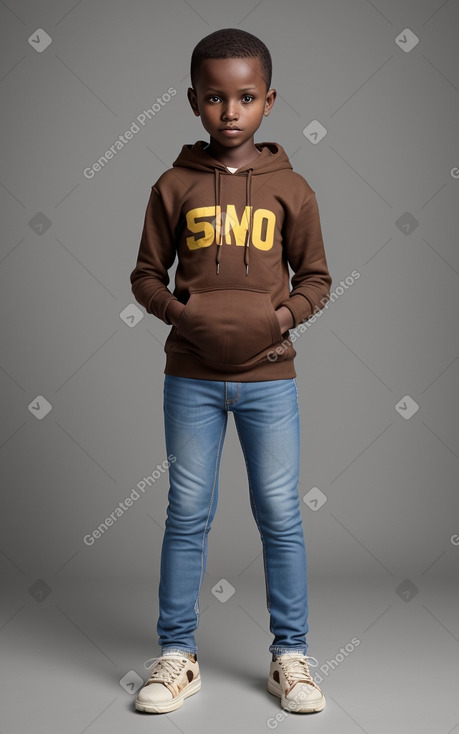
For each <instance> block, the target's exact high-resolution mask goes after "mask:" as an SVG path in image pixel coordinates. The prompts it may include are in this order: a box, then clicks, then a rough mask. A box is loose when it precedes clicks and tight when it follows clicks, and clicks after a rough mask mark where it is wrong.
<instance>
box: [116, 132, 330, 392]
mask: <svg viewBox="0 0 459 734" xmlns="http://www.w3.org/2000/svg"><path fill="white" fill-rule="evenodd" d="M256 147H257V149H258V150H259V151H260V155H259V156H258V158H256V159H255V160H254V161H252V162H251V163H250V164H248V165H246V166H242V167H241V168H239V169H238V170H237V171H236V173H231V172H230V171H229V170H228V168H226V166H224V165H223V164H222V163H220V162H219V161H218V160H216V159H215V158H213V157H212V156H211V155H210V154H209V153H208V152H207V150H206V148H208V144H206V143H204V142H203V141H201V140H199V141H198V142H197V143H195V144H194V145H184V146H183V148H182V151H181V153H180V155H179V156H178V158H177V160H176V161H175V162H174V163H173V168H171V169H169V170H168V171H166V172H165V173H163V174H162V176H161V177H160V178H159V179H158V181H157V182H156V183H155V184H154V186H152V190H151V194H150V199H149V201H148V205H147V209H146V213H145V221H144V226H143V232H142V238H141V242H140V247H139V253H138V258H137V264H136V267H135V269H134V270H133V272H132V273H131V276H130V279H131V285H132V292H133V294H134V296H135V298H136V300H137V301H138V302H139V303H140V304H141V305H142V306H144V308H145V309H146V311H147V312H148V313H152V314H154V315H155V316H157V317H158V318H160V319H162V320H163V321H164V322H165V323H166V324H169V325H170V322H169V321H168V320H167V317H166V309H167V306H168V304H169V303H170V302H171V301H172V300H174V299H178V300H179V301H181V302H182V303H184V304H186V307H185V309H184V310H183V312H182V314H181V316H180V320H179V323H178V325H177V327H175V326H173V327H172V329H171V331H170V333H169V335H168V337H167V339H166V343H165V346H164V350H165V352H166V368H165V370H164V372H165V373H166V374H169V375H178V376H182V377H193V378H199V379H204V380H227V381H236V382H253V381H258V380H280V379H288V378H291V377H295V376H296V373H295V369H294V365H293V358H294V357H295V355H296V352H295V350H294V348H293V345H292V344H291V342H290V341H289V340H288V332H286V333H285V334H284V335H283V334H282V333H281V330H280V327H279V322H278V320H277V316H276V314H275V310H276V309H277V308H279V307H280V306H287V308H288V309H289V310H290V311H291V313H292V316H293V320H294V326H297V325H298V324H299V323H301V322H303V321H305V320H306V319H308V318H309V317H310V316H311V315H312V314H313V313H314V312H317V311H318V310H320V309H321V308H323V306H324V305H325V303H326V301H327V300H328V298H329V295H330V286H331V282H332V279H331V276H330V273H329V271H328V266H327V260H326V257H325V251H324V245H323V240H322V232H321V227H320V219H319V212H318V208H317V203H316V197H315V192H314V191H313V190H312V189H311V187H310V186H309V184H308V183H307V182H306V181H305V179H304V178H303V177H302V176H301V175H300V174H298V173H295V172H294V171H293V170H292V166H291V164H290V161H289V159H288V157H287V155H286V153H285V151H284V149H283V148H282V147H281V146H280V145H278V144H277V143H258V144H256ZM176 255H177V256H178V262H177V269H176V272H175V289H174V292H173V293H172V292H171V291H170V290H169V289H168V288H167V286H168V284H169V275H168V272H167V271H168V270H169V268H171V267H172V265H173V263H174V260H175V257H176ZM288 265H290V267H291V269H292V271H293V277H292V290H290V288H289V272H288ZM281 344H282V348H280V349H278V351H277V353H276V356H275V358H273V352H275V350H276V347H279V346H280V345H281Z"/></svg>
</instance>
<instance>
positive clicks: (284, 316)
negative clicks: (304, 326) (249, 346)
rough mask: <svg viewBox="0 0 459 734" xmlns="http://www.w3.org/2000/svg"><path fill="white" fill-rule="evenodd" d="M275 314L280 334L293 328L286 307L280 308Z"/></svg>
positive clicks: (288, 310)
mask: <svg viewBox="0 0 459 734" xmlns="http://www.w3.org/2000/svg"><path fill="white" fill-rule="evenodd" d="M275 314H276V316H277V320H278V322H279V326H280V330H281V333H282V334H283V333H284V332H285V331H288V330H289V329H291V328H292V327H293V316H292V313H291V311H290V309H288V308H287V306H281V307H280V308H278V309H277V310H276V311H275Z"/></svg>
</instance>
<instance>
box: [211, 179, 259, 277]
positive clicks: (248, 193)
mask: <svg viewBox="0 0 459 734" xmlns="http://www.w3.org/2000/svg"><path fill="white" fill-rule="evenodd" d="M252 171H253V168H249V170H248V171H247V178H246V188H245V202H246V207H248V210H249V221H248V227H247V235H246V238H245V242H244V265H245V274H246V276H247V275H248V274H249V244H250V240H251V237H252ZM214 174H215V179H214V183H215V231H216V239H215V241H216V245H217V256H216V265H217V275H218V274H219V273H220V258H221V247H222V237H221V228H222V225H223V228H224V230H225V234H227V232H226V216H225V217H224V218H223V220H222V214H221V201H220V198H221V196H220V193H221V186H220V183H221V182H220V171H219V169H218V168H214ZM231 175H234V174H231Z"/></svg>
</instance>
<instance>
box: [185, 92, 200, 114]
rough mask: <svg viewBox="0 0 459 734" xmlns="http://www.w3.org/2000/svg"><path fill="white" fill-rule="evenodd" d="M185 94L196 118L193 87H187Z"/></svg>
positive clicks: (195, 99)
mask: <svg viewBox="0 0 459 734" xmlns="http://www.w3.org/2000/svg"><path fill="white" fill-rule="evenodd" d="M186 94H187V97H188V102H189V103H190V105H191V109H192V110H193V112H194V114H195V115H196V117H199V106H198V98H197V96H196V92H195V91H194V89H193V87H188V91H187V93H186Z"/></svg>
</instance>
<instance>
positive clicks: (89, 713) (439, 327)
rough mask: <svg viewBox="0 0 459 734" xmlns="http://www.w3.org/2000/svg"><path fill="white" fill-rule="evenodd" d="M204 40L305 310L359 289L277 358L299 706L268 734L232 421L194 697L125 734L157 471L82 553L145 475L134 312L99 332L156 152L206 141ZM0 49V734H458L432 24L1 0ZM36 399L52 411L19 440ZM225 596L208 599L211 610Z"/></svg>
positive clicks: (352, 3)
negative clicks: (316, 225) (201, 94)
mask: <svg viewBox="0 0 459 734" xmlns="http://www.w3.org/2000/svg"><path fill="white" fill-rule="evenodd" d="M230 26H233V27H234V26H238V27H241V28H244V29H245V30H248V31H250V32H252V33H255V34H256V35H258V36H260V37H261V38H262V39H263V40H264V41H265V43H266V44H267V45H268V47H269V48H270V50H271V53H272V57H273V65H274V74H273V86H274V87H275V88H276V89H277V90H278V99H277V101H276V104H275V107H274V109H273V112H272V113H271V116H270V117H269V118H268V119H266V120H264V122H263V123H262V127H261V128H260V130H259V133H258V135H257V137H256V140H257V141H262V140H274V141H277V142H280V143H281V144H282V145H283V146H284V147H285V149H286V151H287V153H288V155H289V156H290V158H291V161H292V164H293V166H294V168H295V170H297V171H298V172H299V173H301V174H302V175H303V176H304V177H305V178H306V179H307V180H308V182H309V183H310V185H311V186H312V188H313V189H314V190H315V191H316V194H317V199H318V202H319V208H320V213H321V219H322V227H323V233H324V240H325V246H326V253H327V258H328V262H329V267H330V271H331V274H332V277H333V286H332V290H335V289H336V288H337V287H338V286H339V283H340V281H341V280H345V278H346V277H347V276H349V275H350V274H351V273H352V271H353V270H356V271H358V272H359V273H360V277H359V278H358V279H356V280H355V282H354V283H353V284H352V285H351V286H350V287H349V288H347V289H346V290H343V292H342V293H341V292H340V291H338V292H337V294H338V297H337V299H336V302H335V303H333V304H331V305H330V306H329V308H327V309H326V310H324V311H323V312H322V315H321V317H320V318H318V319H317V321H316V322H315V323H314V324H311V325H310V328H308V330H307V332H306V333H305V334H304V335H303V336H301V338H300V339H299V340H298V341H297V342H296V344H295V347H296V349H297V353H298V356H297V359H296V367H297V372H298V382H299V387H300V399H301V411H302V413H301V414H302V447H303V451H302V467H301V469H302V475H301V476H302V478H301V485H300V488H299V491H300V496H301V497H305V496H306V495H307V493H308V492H309V491H310V490H312V489H313V488H314V487H316V488H319V489H320V491H321V492H322V493H323V495H324V496H325V497H326V502H325V503H324V504H322V506H317V505H316V506H314V503H311V502H309V504H308V503H307V502H306V501H304V502H302V513H303V518H304V527H305V536H306V543H307V550H308V568H309V595H310V634H309V635H308V642H309V645H310V647H309V654H311V655H313V656H315V657H316V659H317V662H318V666H319V668H320V666H322V673H321V675H322V677H323V678H324V681H323V683H322V684H321V686H322V688H323V690H324V693H325V695H326V697H327V708H326V709H325V711H324V712H323V713H322V714H320V715H316V716H310V717H308V720H307V721H304V719H303V717H301V716H294V715H293V716H292V715H288V714H286V715H285V718H284V720H283V721H275V720H274V719H273V718H272V717H275V716H276V714H277V713H279V712H280V711H281V709H280V707H279V702H278V700H277V699H275V698H273V697H271V696H270V695H269V694H268V693H267V692H266V690H265V685H266V677H267V674H268V668H269V654H268V652H267V647H268V646H269V644H270V642H271V640H272V636H271V634H270V632H269V619H268V615H267V612H266V609H265V606H264V603H265V598H264V580H263V564H262V556H261V543H260V539H259V536H258V533H257V530H256V525H255V523H254V521H253V518H252V516H251V512H250V508H249V501H248V490H247V482H246V476H245V469H244V466H243V460H242V453H241V450H240V447H239V445H238V442H237V438H236V433H235V429H234V422H233V420H232V419H231V420H230V426H229V431H228V435H227V439H226V443H225V449H224V453H223V462H222V472H221V489H220V500H219V507H218V512H217V516H216V519H215V521H214V525H213V528H212V531H211V533H210V536H209V561H208V567H207V573H206V577H205V581H204V586H203V589H202V593H201V609H202V616H201V623H200V627H199V629H198V632H197V642H198V646H199V660H200V664H201V673H202V677H203V687H202V690H201V691H200V693H199V694H198V695H197V696H193V697H192V698H191V699H189V700H187V701H186V702H185V706H184V707H183V709H181V710H180V711H177V712H174V713H172V714H169V715H163V716H160V717H154V720H153V721H151V717H148V716H145V715H141V714H134V713H133V689H134V688H135V687H136V686H135V685H132V681H134V682H135V681H137V684H136V685H138V684H139V683H138V678H136V675H137V676H138V677H139V676H140V677H142V678H144V679H145V678H146V677H147V673H146V671H145V669H144V668H143V663H144V661H146V660H147V659H148V658H150V657H152V656H154V655H157V654H159V648H158V646H157V638H156V629H155V627H156V618H157V583H158V579H159V554H160V549H161V541H162V533H163V526H164V519H165V510H166V506H167V490H168V484H167V475H166V474H164V475H161V477H160V478H159V479H158V480H157V481H156V482H155V483H154V484H153V485H152V487H151V488H150V489H149V490H148V492H146V493H145V494H144V495H142V496H141V498H140V499H139V500H138V501H137V502H135V503H134V504H133V506H132V507H131V508H129V509H128V510H127V511H126V512H125V514H124V515H123V517H121V518H120V519H119V520H118V521H117V522H116V523H115V524H114V525H113V527H111V528H109V530H108V531H107V532H106V533H105V534H104V535H103V536H102V537H101V538H100V539H98V540H97V541H96V542H95V543H94V545H92V546H88V545H85V543H84V541H83V537H84V535H85V534H87V533H92V531H93V530H95V529H96V528H97V526H98V525H99V524H100V523H101V522H103V520H104V519H105V517H106V516H107V515H108V514H110V513H111V512H112V511H113V510H114V508H115V507H116V506H117V504H118V503H119V502H121V501H123V500H124V499H125V498H126V497H127V496H128V495H129V494H130V493H131V491H132V490H133V489H134V487H135V486H136V484H137V483H138V482H139V481H141V480H142V479H143V477H144V476H146V475H148V474H151V472H152V471H154V469H155V467H156V465H157V464H160V463H161V462H162V461H163V460H164V459H165V458H166V456H165V448H164V441H163V425H162V383H163V368H164V361H165V355H164V353H163V344H164V340H165V338H166V336H167V333H168V327H166V326H165V325H164V324H163V323H161V322H159V321H158V320H156V319H155V318H154V317H152V316H150V315H148V314H146V313H145V311H144V310H143V309H142V308H141V307H138V310H139V312H140V313H141V314H143V316H144V317H143V318H142V319H141V320H139V321H138V322H137V323H136V325H135V326H132V325H131V326H130V325H129V323H132V322H129V319H128V320H127V321H128V323H126V321H125V320H124V319H123V318H122V317H121V316H120V314H122V313H123V310H124V309H125V308H127V307H129V305H130V304H131V306H130V308H131V309H133V312H134V313H137V311H136V308H134V307H133V306H132V304H133V303H135V301H134V298H133V296H132V293H131V291H130V282H129V274H130V272H131V271H132V269H133V268H134V265H135V260H136V257H137V250H138V245H139V241H140V235H141V230H142V225H143V218H144V213H145V207H146V204H147V201H148V196H149V193H150V187H151V185H152V184H153V183H154V182H155V181H156V179H157V178H158V177H159V176H160V175H161V173H162V172H163V171H164V170H165V169H166V168H168V167H170V165H171V164H172V161H173V160H174V159H175V157H176V156H177V154H178V152H179V150H180V148H181V146H182V144H183V143H193V142H194V141H195V140H198V139H205V140H207V134H206V133H205V131H204V130H203V129H202V127H201V125H200V121H199V120H198V119H197V118H195V117H194V115H193V114H192V112H191V109H190V108H189V106H188V102H187V100H186V89H187V87H188V85H189V76H188V71H189V58H190V55H191V51H192V49H193V47H194V45H195V44H196V43H197V42H198V41H199V40H200V38H202V37H203V36H205V35H207V34H208V33H210V32H211V31H213V30H216V29H217V28H222V27H230ZM0 27H1V29H2V30H1V44H0V56H1V83H0V94H1V101H2V110H3V113H2V128H3V131H2V136H1V143H0V150H1V152H0V156H1V158H0V171H1V173H0V184H1V186H0V207H1V220H2V223H3V232H2V238H1V253H0V298H1V313H2V314H3V318H2V324H1V344H2V351H1V358H0V383H1V394H2V417H3V420H2V424H1V434H0V447H1V462H2V494H3V506H4V510H3V512H2V516H1V520H0V523H1V525H0V530H1V541H0V573H1V576H2V588H3V590H4V592H5V593H3V594H2V608H1V612H0V614H1V618H0V659H1V660H2V663H3V665H2V669H3V682H2V687H1V694H0V697H1V706H0V731H1V733H2V734H10V732H23V731H30V730H31V728H32V727H33V730H34V731H35V732H60V731H63V730H65V731H68V732H72V733H73V732H86V731H88V732H90V733H91V734H97V732H107V731H110V732H114V731H120V732H121V731H126V730H129V731H135V730H137V729H138V730H139V731H147V730H148V731H149V730H150V729H151V726H155V727H156V730H157V731H161V732H163V731H164V732H166V731H175V730H176V729H178V730H179V731H181V732H185V733H187V734H188V733H189V734H191V732H195V731H203V730H206V731H207V730H209V731H210V730H213V729H214V728H215V727H216V726H218V727H219V728H220V729H221V730H225V731H233V730H234V729H236V728H243V729H246V728H251V729H252V730H253V731H260V732H266V731H269V730H272V729H273V728H279V729H280V730H281V731H282V732H287V731H292V730H295V731H296V730H299V729H300V727H304V726H305V725H307V726H308V727H310V728H311V731H327V732H334V731H339V732H340V734H341V733H342V732H352V733H353V732H356V733H357V732H361V731H364V732H367V733H369V732H371V733H372V734H379V732H383V731H384V732H385V731H387V729H390V730H391V731H395V732H398V731H403V732H407V731H409V732H411V731H412V732H414V731H416V732H420V733H424V732H426V733H427V732H429V733H430V732H435V733H436V734H447V733H450V732H453V731H455V732H459V707H458V705H457V697H456V694H455V685H454V676H455V678H456V683H457V666H458V662H459V648H458V642H459V619H458V615H457V608H458V595H457V586H458V584H457V581H458V554H459V546H458V544H457V541H458V533H459V514H458V480H457V476H458V460H459V420H458V413H459V412H458V408H459V405H458V402H459V398H458V396H459V390H458V382H457V377H458V369H459V361H458V356H459V344H458V338H457V333H458V329H457V317H458V305H459V297H458V275H459V249H458V246H457V228H458V220H457V209H458V203H459V202H458V192H459V150H458V147H457V130H458V129H459V105H458V95H459V75H458V69H459V64H458V61H459V53H458V45H457V29H458V27H459V3H458V1H457V0H447V1H446V2H441V0H418V2H414V0H413V1H411V2H408V0H404V1H403V2H396V0H376V1H375V2H370V1H369V0H346V1H339V0H311V1H309V2H294V1H293V0H284V2H282V3H277V2H275V1H274V0H261V1H259V2H253V3H252V2H250V3H247V2H243V0H233V2H231V3H223V2H211V1H210V0H192V2H188V0H169V1H168V2H147V0H134V1H133V2H127V0H124V1H123V0H117V1H116V2H108V1H101V0H94V1H93V2H91V1H90V0H80V2H76V3H75V2H74V1H73V0H66V1H61V2H57V0H53V1H51V0H49V1H48V2H42V3H32V2H31V0H23V1H21V0H16V1H15V2H14V1H13V0H10V2H0ZM407 28H408V29H410V30H411V31H412V32H413V33H414V34H416V36H417V37H418V38H419V42H418V43H417V45H416V46H414V47H413V48H412V49H411V50H410V51H409V52H407V51H406V50H405V51H404V50H403V49H402V48H401V47H400V46H399V45H398V44H397V43H396V42H395V39H396V37H398V36H399V35H400V34H402V42H401V43H402V46H403V45H404V46H405V48H406V47H407V43H408V40H409V39H408V36H407V35H406V34H405V36H404V37H403V33H402V31H404V30H405V29H407ZM38 29H44V30H45V31H46V33H47V34H49V36H50V37H51V39H52V42H51V44H50V45H49V46H48V47H47V48H46V49H45V50H43V51H42V52H38V50H37V47H38V46H37V44H38V43H39V42H40V43H41V42H42V40H43V37H44V36H43V33H42V32H41V31H38V36H37V33H35V32H36V31H37V30H38ZM29 37H31V38H32V40H31V41H30V42H28V39H29ZM37 37H38V38H39V39H40V41H38V40H37ZM33 39H35V40H33ZM34 43H35V47H34ZM169 87H174V88H175V89H176V90H177V94H176V95H175V96H174V97H173V98H172V99H171V100H170V101H169V102H167V104H165V105H164V106H163V107H161V110H160V111H159V112H158V113H157V114H156V115H155V117H154V118H153V119H151V120H149V121H147V122H146V124H145V125H144V126H143V127H142V128H141V129H140V131H139V132H138V133H137V134H136V135H135V136H134V137H133V139H132V140H130V141H128V142H127V143H126V145H125V147H124V148H123V149H122V150H120V151H119V152H118V153H117V154H116V155H115V156H114V157H113V159H112V160H110V161H108V163H107V165H106V166H105V167H104V168H103V169H102V170H101V171H99V172H97V173H96V174H95V176H94V177H93V178H92V179H90V180H89V179H88V178H86V177H85V176H84V174H83V171H84V169H85V168H86V167H90V166H92V165H93V163H94V162H95V161H97V159H98V158H99V157H100V156H102V155H103V154H104V153H105V151H106V150H107V148H109V147H110V146H111V145H113V143H114V141H115V140H116V139H117V138H118V136H119V135H122V134H123V133H124V132H125V131H126V130H127V129H129V127H130V126H131V125H132V123H133V122H134V121H135V120H136V118H137V116H138V115H140V114H141V113H142V112H143V110H144V109H146V108H147V107H151V105H152V104H153V103H154V102H155V101H156V98H157V97H161V96H162V95H163V94H164V93H165V92H167V90H168V88H169ZM313 120H318V121H319V122H320V123H321V124H322V125H323V126H324V127H325V128H326V130H327V134H326V135H325V136H324V137H323V138H322V139H321V140H320V141H319V142H318V143H317V144H313V143H312V142H311V141H310V139H308V137H307V136H306V135H305V134H304V133H303V130H304V128H306V127H307V125H309V123H311V121H313ZM44 217H46V218H47V219H45V218H44ZM48 220H49V221H48ZM44 222H46V225H45V226H44V225H43V223H44ZM405 222H408V227H404V226H403V224H404V223H405ZM410 222H411V224H410ZM46 227H48V228H46ZM137 306H138V305H137ZM128 312H129V311H128ZM139 315H140V314H139ZM38 396H43V397H44V398H46V400H47V401H48V402H49V403H50V405H51V406H52V408H51V410H50V412H49V413H48V414H47V415H46V416H45V417H44V418H42V419H41V420H39V419H37V405H39V404H40V405H42V404H43V400H42V398H40V397H38ZM405 396H409V397H410V399H411V400H412V401H415V403H416V404H417V405H418V406H419V409H418V410H417V412H416V413H414V414H413V415H412V417H410V418H409V419H408V418H407V415H408V403H407V402H406V400H405V401H403V398H405ZM37 399H38V403H37ZM400 401H401V403H402V407H401V409H400V412H399V411H398V410H397V409H396V407H395V406H396V405H397V404H399V403H400ZM28 406H31V407H30V408H29V407H28ZM34 406H35V408H34ZM314 492H317V490H316V489H315V490H314ZM311 497H314V494H312V495H309V498H311ZM306 499H308V498H306ZM319 504H320V503H319ZM227 583H229V584H231V585H232V586H233V587H234V589H235V593H234V594H233V595H232V596H231V598H229V599H227V600H226V601H224V602H222V601H221V600H220V599H219V598H217V595H216V594H215V593H212V589H213V588H214V587H215V586H216V585H217V586H218V585H219V584H220V585H221V584H224V585H225V584H227ZM226 588H229V587H226ZM352 638H358V640H359V644H358V646H355V649H354V650H353V651H352V652H351V654H348V655H346V656H345V658H344V660H342V661H341V662H339V664H338V665H336V663H335V665H334V666H333V665H332V666H331V669H330V670H329V671H327V672H326V674H325V673H324V670H326V667H324V666H326V665H327V661H328V662H330V661H332V660H333V659H335V658H336V655H337V653H338V651H339V649H340V647H345V645H346V644H348V643H350V641H351V640H352ZM351 647H352V645H351ZM341 657H342V656H341ZM338 659H339V658H338ZM316 670H317V671H318V672H319V673H320V670H318V669H316ZM125 675H127V679H126V680H127V683H125V687H124V688H123V687H122V686H120V684H119V681H120V680H121V679H123V677H124V676H125ZM130 683H131V685H129V684H130ZM126 689H127V690H126ZM270 717H271V718H270ZM273 721H274V723H275V725H276V727H274V725H273V724H272V722H273Z"/></svg>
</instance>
